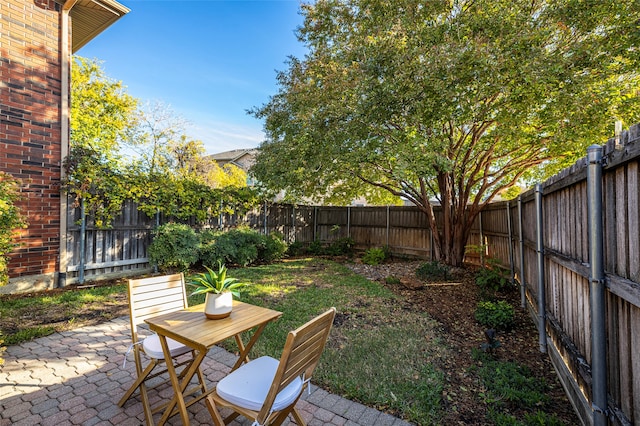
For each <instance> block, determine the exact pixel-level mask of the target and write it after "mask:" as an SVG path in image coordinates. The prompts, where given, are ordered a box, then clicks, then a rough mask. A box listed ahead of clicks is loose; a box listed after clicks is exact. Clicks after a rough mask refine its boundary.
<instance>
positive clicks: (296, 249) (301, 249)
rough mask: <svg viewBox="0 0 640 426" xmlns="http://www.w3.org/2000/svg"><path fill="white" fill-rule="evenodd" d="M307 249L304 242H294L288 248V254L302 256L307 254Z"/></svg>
mask: <svg viewBox="0 0 640 426" xmlns="http://www.w3.org/2000/svg"><path fill="white" fill-rule="evenodd" d="M306 251H307V249H306V248H305V246H304V243H301V242H300V241H294V242H292V243H291V244H289V247H288V248H287V254H288V255H289V256H300V255H303V254H305V253H306Z"/></svg>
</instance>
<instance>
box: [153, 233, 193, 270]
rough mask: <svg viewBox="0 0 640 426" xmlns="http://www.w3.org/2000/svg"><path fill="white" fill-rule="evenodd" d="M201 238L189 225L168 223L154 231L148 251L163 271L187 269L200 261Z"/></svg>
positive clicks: (154, 262) (155, 263) (154, 263)
mask: <svg viewBox="0 0 640 426" xmlns="http://www.w3.org/2000/svg"><path fill="white" fill-rule="evenodd" d="M199 245H200V239H199V238H198V236H197V235H196V233H195V231H194V230H193V229H191V228H190V227H189V226H188V225H184V224H180V223H166V224H164V225H161V226H159V227H158V228H157V229H156V230H155V231H154V232H153V240H152V241H151V244H150V245H149V249H148V250H147V253H148V255H149V262H150V263H151V264H152V265H157V266H158V268H160V270H161V271H164V272H168V271H169V272H170V271H175V270H177V271H186V270H187V269H189V267H190V266H191V265H193V264H194V263H196V262H197V261H198V253H199V250H198V248H199Z"/></svg>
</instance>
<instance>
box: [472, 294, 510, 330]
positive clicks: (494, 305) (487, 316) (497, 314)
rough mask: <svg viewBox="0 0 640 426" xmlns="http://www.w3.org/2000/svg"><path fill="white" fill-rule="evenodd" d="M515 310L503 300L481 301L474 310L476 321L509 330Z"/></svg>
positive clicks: (489, 326) (494, 327)
mask: <svg viewBox="0 0 640 426" xmlns="http://www.w3.org/2000/svg"><path fill="white" fill-rule="evenodd" d="M515 315H516V313H515V310H514V308H513V306H511V305H510V304H509V303H507V302H505V301H504V300H500V301H498V302H492V301H489V300H485V301H481V302H479V303H478V307H477V309H476V312H475V318H476V321H478V322H479V323H480V324H482V325H484V326H486V327H488V328H493V329H495V330H503V331H507V330H511V329H512V328H513V326H514V324H515Z"/></svg>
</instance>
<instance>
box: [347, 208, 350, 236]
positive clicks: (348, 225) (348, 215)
mask: <svg viewBox="0 0 640 426" xmlns="http://www.w3.org/2000/svg"><path fill="white" fill-rule="evenodd" d="M347 238H351V206H349V207H347Z"/></svg>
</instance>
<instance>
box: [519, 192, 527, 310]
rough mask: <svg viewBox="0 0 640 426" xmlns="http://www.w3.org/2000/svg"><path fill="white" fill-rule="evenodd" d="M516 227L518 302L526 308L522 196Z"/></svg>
mask: <svg viewBox="0 0 640 426" xmlns="http://www.w3.org/2000/svg"><path fill="white" fill-rule="evenodd" d="M518 228H519V230H520V303H521V304H522V308H523V309H524V308H526V307H527V305H526V303H527V300H526V297H527V296H526V283H525V282H524V233H523V232H522V196H518Z"/></svg>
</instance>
